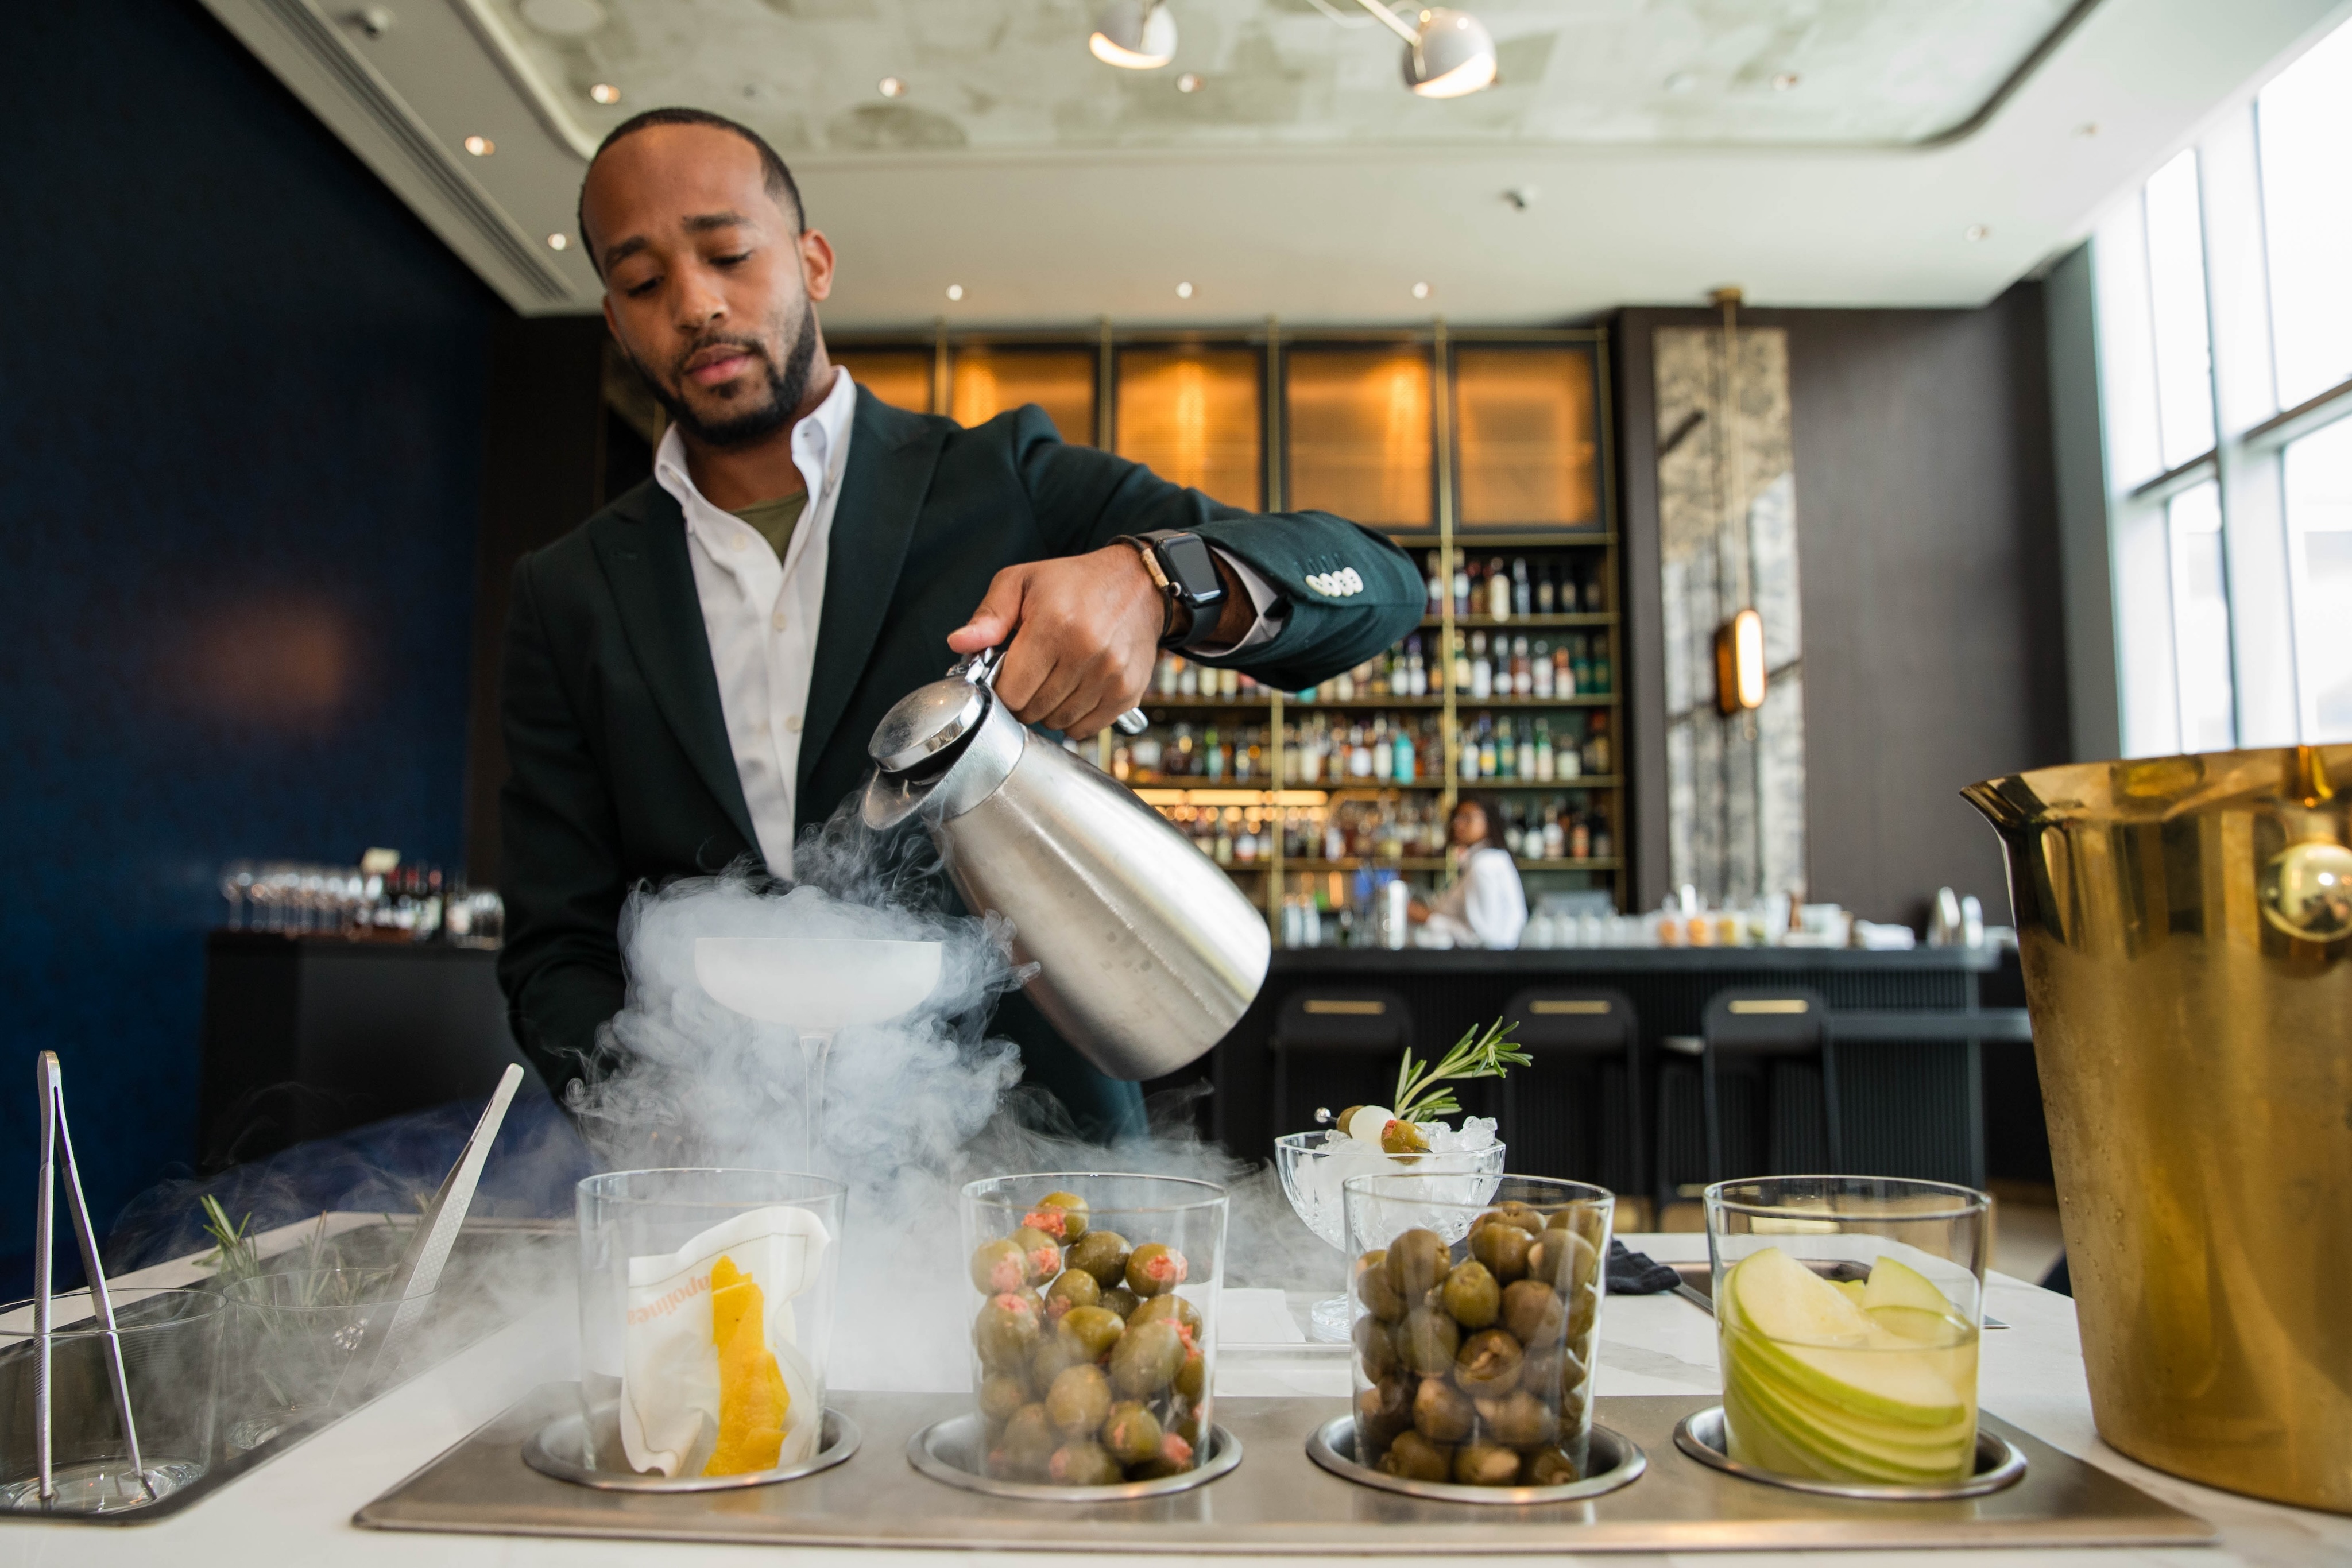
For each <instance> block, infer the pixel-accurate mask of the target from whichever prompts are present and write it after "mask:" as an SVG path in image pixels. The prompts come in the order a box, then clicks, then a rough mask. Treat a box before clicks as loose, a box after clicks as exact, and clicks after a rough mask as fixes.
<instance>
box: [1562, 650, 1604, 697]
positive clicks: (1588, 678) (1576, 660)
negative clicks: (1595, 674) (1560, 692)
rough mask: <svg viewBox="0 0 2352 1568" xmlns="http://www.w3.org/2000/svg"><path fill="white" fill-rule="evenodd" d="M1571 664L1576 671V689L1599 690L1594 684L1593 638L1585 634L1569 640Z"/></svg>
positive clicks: (1581, 690)
mask: <svg viewBox="0 0 2352 1568" xmlns="http://www.w3.org/2000/svg"><path fill="white" fill-rule="evenodd" d="M1568 660H1569V666H1570V668H1571V669H1572V670H1574V671H1575V673H1576V689H1577V690H1578V691H1580V692H1590V691H1594V690H1597V689H1598V688H1596V687H1595V686H1594V685H1593V684H1592V639H1591V638H1590V637H1584V636H1576V637H1570V639H1569V640H1568Z"/></svg>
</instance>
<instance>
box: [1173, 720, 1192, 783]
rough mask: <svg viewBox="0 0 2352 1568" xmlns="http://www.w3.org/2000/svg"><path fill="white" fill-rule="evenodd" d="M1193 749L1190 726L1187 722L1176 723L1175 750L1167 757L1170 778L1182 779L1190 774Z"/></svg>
mask: <svg viewBox="0 0 2352 1568" xmlns="http://www.w3.org/2000/svg"><path fill="white" fill-rule="evenodd" d="M1193 749H1194V748H1193V745H1192V726H1191V725H1189V724H1180V725H1178V726H1177V727H1176V747H1175V750H1174V753H1173V755H1171V757H1170V758H1169V759H1168V774H1169V777H1171V778H1172V779H1184V778H1189V777H1191V776H1192V771H1193V766H1192V765H1193Z"/></svg>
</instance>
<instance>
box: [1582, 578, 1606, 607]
mask: <svg viewBox="0 0 2352 1568" xmlns="http://www.w3.org/2000/svg"><path fill="white" fill-rule="evenodd" d="M1601 599H1602V595H1601V573H1600V571H1599V570H1597V569H1596V570H1592V571H1589V572H1587V573H1585V576H1584V608H1585V611H1586V612H1587V613H1588V614H1598V613H1600V612H1601V611H1602V610H1603V609H1605V608H1607V606H1605V605H1604V604H1603V603H1602V602H1601Z"/></svg>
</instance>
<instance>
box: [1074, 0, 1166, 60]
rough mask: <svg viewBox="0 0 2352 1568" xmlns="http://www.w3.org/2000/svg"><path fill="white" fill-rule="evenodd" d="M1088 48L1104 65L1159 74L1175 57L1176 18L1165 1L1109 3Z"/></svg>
mask: <svg viewBox="0 0 2352 1568" xmlns="http://www.w3.org/2000/svg"><path fill="white" fill-rule="evenodd" d="M1087 48H1089V49H1091V50H1093V51H1094V57H1095V58H1097V59H1098V60H1100V61H1102V62H1103V63H1104V64H1105V65H1113V66H1117V67H1118V68H1120V69H1122V70H1130V71H1156V70H1158V69H1159V68H1160V67H1161V66H1164V65H1166V64H1167V63H1168V62H1169V61H1170V60H1171V59H1174V58H1175V57H1176V18H1175V16H1173V15H1171V13H1170V11H1169V9H1168V7H1167V5H1165V4H1163V3H1162V0H1109V3H1108V5H1104V6H1103V8H1102V9H1101V10H1100V11H1098V12H1097V13H1096V14H1095V30H1094V35H1093V36H1092V37H1089V38H1087Z"/></svg>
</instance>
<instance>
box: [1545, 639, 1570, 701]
mask: <svg viewBox="0 0 2352 1568" xmlns="http://www.w3.org/2000/svg"><path fill="white" fill-rule="evenodd" d="M1551 695H1553V696H1555V697H1572V696H1574V695H1576V668H1575V666H1574V665H1572V664H1570V663H1569V661H1568V639H1567V638H1565V637H1563V638H1561V639H1560V640H1559V647H1557V648H1554V649H1553V650H1552V651H1551Z"/></svg>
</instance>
